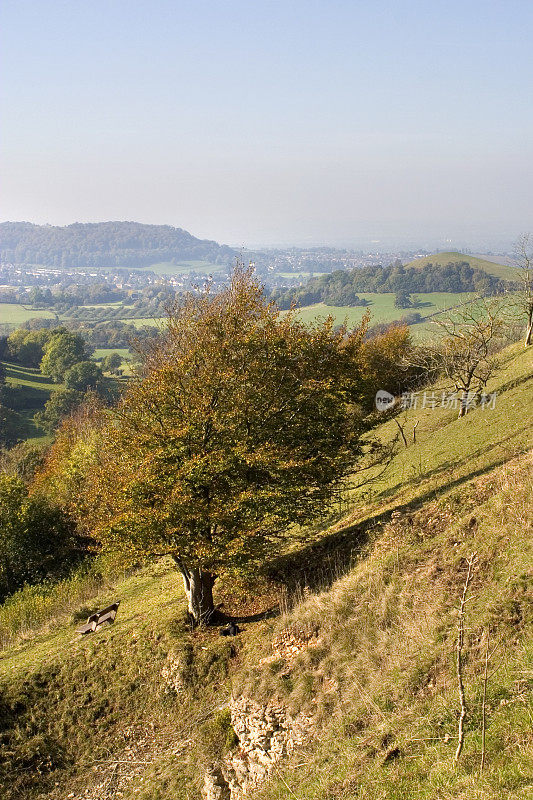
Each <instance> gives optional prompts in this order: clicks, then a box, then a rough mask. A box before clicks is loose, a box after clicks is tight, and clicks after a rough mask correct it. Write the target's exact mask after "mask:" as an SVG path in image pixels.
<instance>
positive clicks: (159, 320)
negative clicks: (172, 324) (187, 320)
mask: <svg viewBox="0 0 533 800" xmlns="http://www.w3.org/2000/svg"><path fill="white" fill-rule="evenodd" d="M119 322H129V323H131V324H132V325H134V326H135V327H136V328H142V327H143V326H144V325H148V326H149V327H151V328H154V327H160V326H161V325H162V324H163V323H164V317H138V318H137V319H135V318H131V317H124V318H123V319H120V320H119Z"/></svg>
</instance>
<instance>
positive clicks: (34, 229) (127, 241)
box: [0, 222, 235, 269]
mask: <svg viewBox="0 0 533 800" xmlns="http://www.w3.org/2000/svg"><path fill="white" fill-rule="evenodd" d="M0 257H1V259H2V261H7V262H11V263H15V264H26V265H29V264H39V265H43V266H51V267H55V268H58V269H68V268H73V267H128V268H133V269H135V268H142V267H149V266H151V265H152V264H156V263H158V262H172V261H175V262H180V261H207V262H210V263H212V264H228V263H230V262H231V260H232V259H233V258H234V257H235V252H234V251H233V250H232V249H231V248H230V247H226V246H225V245H219V244H217V242H213V241H210V240H208V239H197V238H196V237H195V236H192V235H191V234H190V233H188V232H187V231H184V230H183V229H182V228H173V227H172V226H171V225H143V224H141V223H139V222H97V223H80V222H76V223H74V224H73V225H66V226H65V227H57V226H54V225H33V224H32V223H30V222H2V223H0Z"/></svg>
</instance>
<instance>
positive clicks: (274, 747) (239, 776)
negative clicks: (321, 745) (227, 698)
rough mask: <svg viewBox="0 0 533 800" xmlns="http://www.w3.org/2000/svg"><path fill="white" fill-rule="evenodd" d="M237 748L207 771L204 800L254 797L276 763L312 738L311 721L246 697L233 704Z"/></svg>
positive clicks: (273, 705) (232, 714)
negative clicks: (255, 791)
mask: <svg viewBox="0 0 533 800" xmlns="http://www.w3.org/2000/svg"><path fill="white" fill-rule="evenodd" d="M230 711H231V722H232V726H233V729H234V731H235V733H236V735H237V737H238V740H239V744H238V747H237V748H236V749H235V750H233V751H232V752H231V753H230V754H229V755H228V756H226V758H225V759H224V761H223V762H222V763H221V764H219V765H216V766H214V767H213V768H212V769H211V770H209V771H208V773H207V774H206V777H205V783H204V791H203V796H204V800H239V798H242V797H250V796H253V791H254V789H257V788H258V787H259V786H260V785H261V784H262V783H263V782H264V781H265V780H266V779H267V778H268V776H269V775H270V773H271V772H272V770H273V769H274V767H275V765H276V763H277V762H278V761H280V760H281V759H282V758H284V757H285V756H287V755H289V754H290V753H291V752H292V750H294V748H295V747H297V746H298V745H301V744H303V743H304V742H305V741H307V740H308V739H309V738H310V737H311V736H312V727H313V725H312V719H311V717H308V716H305V715H303V714H298V715H296V716H291V715H290V714H289V713H288V712H287V710H286V709H285V708H284V707H283V706H282V705H278V704H276V703H269V704H267V705H264V706H263V705H259V704H258V703H256V702H255V701H254V700H251V699H249V698H246V697H240V698H237V699H234V700H232V701H231V703H230Z"/></svg>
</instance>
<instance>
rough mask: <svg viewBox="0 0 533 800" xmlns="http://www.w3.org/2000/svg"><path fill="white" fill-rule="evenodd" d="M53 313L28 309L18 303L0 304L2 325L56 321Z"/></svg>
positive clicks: (0, 321) (0, 323)
mask: <svg viewBox="0 0 533 800" xmlns="http://www.w3.org/2000/svg"><path fill="white" fill-rule="evenodd" d="M56 316H57V315H56V314H54V312H53V311H46V310H42V311H41V310H35V309H33V308H26V307H25V306H23V305H19V304H18V303H0V325H20V324H22V323H23V322H27V321H28V320H29V319H35V318H36V317H39V318H41V319H55V318H56Z"/></svg>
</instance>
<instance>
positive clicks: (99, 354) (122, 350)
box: [92, 347, 131, 361]
mask: <svg viewBox="0 0 533 800" xmlns="http://www.w3.org/2000/svg"><path fill="white" fill-rule="evenodd" d="M111 353H118V355H119V356H122V358H124V359H129V358H131V351H130V350H129V348H127V347H97V348H96V350H95V351H94V353H93V355H92V357H93V358H94V359H95V361H100V360H101V359H102V358H105V357H106V356H109V355H111Z"/></svg>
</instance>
